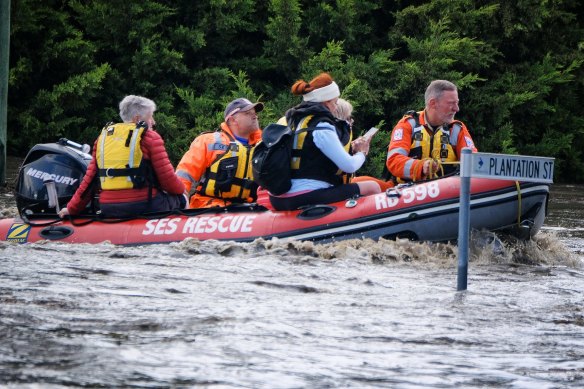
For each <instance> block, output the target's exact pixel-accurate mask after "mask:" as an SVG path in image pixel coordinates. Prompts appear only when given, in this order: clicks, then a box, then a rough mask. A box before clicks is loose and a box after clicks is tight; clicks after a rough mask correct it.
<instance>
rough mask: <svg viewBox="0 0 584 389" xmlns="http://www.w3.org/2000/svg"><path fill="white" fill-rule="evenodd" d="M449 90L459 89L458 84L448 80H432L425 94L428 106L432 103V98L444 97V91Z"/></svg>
mask: <svg viewBox="0 0 584 389" xmlns="http://www.w3.org/2000/svg"><path fill="white" fill-rule="evenodd" d="M449 90H452V91H455V90H457V88H456V85H454V84H453V83H452V82H450V81H446V80H434V81H432V82H431V83H430V85H428V87H427V88H426V93H425V94H424V100H425V102H426V106H428V105H429V104H430V100H432V99H439V98H440V97H442V93H444V92H445V91H449Z"/></svg>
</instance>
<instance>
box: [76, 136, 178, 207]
mask: <svg viewBox="0 0 584 389" xmlns="http://www.w3.org/2000/svg"><path fill="white" fill-rule="evenodd" d="M96 148H97V140H96V141H95V143H94V145H93V152H92V155H93V159H92V160H91V162H90V163H89V167H88V168H87V172H86V173H85V176H84V177H83V181H82V182H81V185H80V186H79V188H77V191H76V192H75V195H73V198H72V199H71V201H69V204H67V209H68V210H69V214H71V215H77V214H79V213H80V212H81V211H83V209H84V208H85V207H86V206H87V204H88V203H89V201H90V200H91V190H87V188H88V187H89V186H90V185H91V183H92V181H93V179H94V178H95V176H96V174H97V162H96V160H95V150H96ZM140 148H141V149H142V153H143V154H144V159H147V160H150V163H151V164H152V168H153V169H154V173H155V174H156V178H157V179H158V183H159V184H160V188H161V189H162V190H164V191H165V192H167V193H170V194H181V193H184V191H185V186H184V184H183V183H182V181H181V180H179V179H178V177H177V176H176V175H175V174H174V168H173V166H172V164H171V163H170V159H168V154H167V153H166V148H165V147H164V141H163V140H162V138H161V137H160V134H158V133H157V132H156V131H153V130H148V131H145V132H144V135H143V136H142V141H141V142H140ZM157 193H158V192H157V190H156V189H155V188H153V189H152V196H153V197H154V196H156V194H157ZM147 199H148V187H147V186H146V187H144V188H141V189H121V190H102V191H101V192H100V194H99V202H100V203H129V202H137V201H145V200H147Z"/></svg>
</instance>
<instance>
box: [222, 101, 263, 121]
mask: <svg viewBox="0 0 584 389" xmlns="http://www.w3.org/2000/svg"><path fill="white" fill-rule="evenodd" d="M252 108H255V111H256V112H261V111H262V110H263V109H264V103H262V102H259V101H258V102H257V103H252V102H251V101H249V100H248V99H245V98H243V97H240V98H239V99H235V100H233V101H232V102H231V103H229V104H227V108H225V112H224V113H223V117H224V118H225V120H227V118H228V117H230V116H233V115H234V114H236V113H238V112H246V111H249V110H250V109H252Z"/></svg>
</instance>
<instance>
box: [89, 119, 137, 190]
mask: <svg viewBox="0 0 584 389" xmlns="http://www.w3.org/2000/svg"><path fill="white" fill-rule="evenodd" d="M146 129H147V127H146V124H145V123H144V122H140V123H138V124H135V123H118V124H113V123H111V124H108V125H107V126H105V127H104V128H103V129H102V130H101V134H100V135H99V138H98V139H97V149H96V150H95V159H96V162H97V167H98V173H99V180H100V184H101V188H102V189H104V190H120V189H132V188H141V187H143V186H144V185H145V183H146V180H147V178H146V169H145V168H144V163H143V162H144V161H143V154H142V149H141V147H140V142H141V140H142V134H143V133H144V131H146Z"/></svg>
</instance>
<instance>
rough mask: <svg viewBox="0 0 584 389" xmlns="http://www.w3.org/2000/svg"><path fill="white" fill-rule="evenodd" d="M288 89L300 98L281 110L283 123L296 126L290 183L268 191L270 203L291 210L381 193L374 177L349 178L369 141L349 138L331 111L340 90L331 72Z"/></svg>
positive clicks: (348, 129)
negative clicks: (279, 191)
mask: <svg viewBox="0 0 584 389" xmlns="http://www.w3.org/2000/svg"><path fill="white" fill-rule="evenodd" d="M291 90H292V94H294V95H296V96H302V100H303V101H302V103H300V104H298V105H297V106H295V107H293V108H291V109H289V110H288V111H287V112H286V115H285V118H286V123H287V124H288V126H290V128H292V129H293V130H294V148H293V150H292V155H293V157H292V160H291V166H292V187H291V188H290V190H289V191H288V192H286V193H284V194H282V195H279V196H275V195H273V194H270V196H269V197H270V202H271V204H272V206H273V207H274V208H275V209H277V210H294V209H297V208H299V207H301V206H304V205H311V204H328V203H333V202H337V201H341V200H344V199H348V198H351V197H355V196H365V195H370V194H375V193H380V192H381V189H380V187H379V185H378V184H377V183H376V182H373V181H364V182H359V183H349V179H350V174H352V173H354V172H355V171H357V170H358V169H359V168H360V167H361V166H362V165H363V163H364V162H365V158H366V155H367V153H368V152H369V141H370V140H367V139H364V138H359V139H356V140H355V141H354V142H352V131H351V127H350V126H349V125H348V123H347V122H346V121H344V120H339V119H338V118H336V117H335V116H334V115H333V112H334V111H335V110H336V107H337V101H338V98H339V96H340V90H339V87H338V85H337V84H336V83H335V82H334V80H333V79H332V77H331V76H330V75H329V74H328V73H321V74H319V75H318V76H316V77H315V78H314V79H312V80H311V81H310V82H306V81H304V80H298V81H296V82H295V83H294V85H293V86H292V88H291ZM351 147H352V151H353V152H354V154H352V155H351V154H350V153H349V151H350V149H351Z"/></svg>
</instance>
